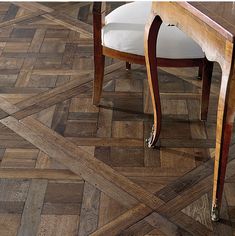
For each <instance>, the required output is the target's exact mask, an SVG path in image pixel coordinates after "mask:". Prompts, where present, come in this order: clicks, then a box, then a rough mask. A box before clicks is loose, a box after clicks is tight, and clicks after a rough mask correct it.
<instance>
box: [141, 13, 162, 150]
mask: <svg viewBox="0 0 235 236" xmlns="http://www.w3.org/2000/svg"><path fill="white" fill-rule="evenodd" d="M161 24H162V20H161V18H160V17H159V16H156V15H154V13H153V12H151V14H150V16H149V20H148V23H147V24H146V26H145V60H146V68H147V75H148V84H149V89H150V94H151V98H152V104H153V113H154V124H153V128H152V132H151V135H150V137H149V139H147V140H146V141H147V145H148V147H154V146H155V145H156V143H157V141H158V138H159V135H160V129H161V103H160V95H159V85H158V75H157V57H156V42H157V36H158V31H159V28H160V26H161Z"/></svg>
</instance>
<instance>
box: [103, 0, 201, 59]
mask: <svg viewBox="0 0 235 236" xmlns="http://www.w3.org/2000/svg"><path fill="white" fill-rule="evenodd" d="M150 10H151V2H132V3H128V4H125V5H122V6H120V7H118V8H117V9H115V10H113V11H112V12H111V13H110V14H108V15H107V16H106V17H105V26H104V27H103V28H102V45H103V46H105V47H107V48H111V49H114V50H117V51H121V52H126V53H131V54H136V55H141V56H144V30H145V24H146V22H147V20H148V16H149V13H150ZM204 56H205V55H204V53H203V51H202V49H201V47H200V46H199V45H198V44H197V43H196V42H194V41H193V40H192V39H191V38H189V37H188V36H187V35H185V34H184V33H183V32H182V31H180V30H179V29H178V28H177V27H175V26H169V25H166V24H162V25H161V28H160V30H159V34H158V41H157V57H160V58H168V59H192V58H203V57H204Z"/></svg>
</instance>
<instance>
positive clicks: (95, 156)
mask: <svg viewBox="0 0 235 236" xmlns="http://www.w3.org/2000/svg"><path fill="white" fill-rule="evenodd" d="M121 4H122V3H115V2H112V3H107V5H106V7H107V12H110V11H111V10H112V9H114V8H116V7H118V6H120V5H121ZM0 9H1V11H0V26H2V28H1V29H2V30H1V31H0V74H1V75H0V86H1V88H0V110H1V112H0V115H1V117H0V120H1V122H0V123H1V124H0V179H1V180H0V235H7V236H13V235H17V233H19V232H22V234H23V235H27V233H29V235H30V236H31V235H40V236H44V235H61V236H64V235H68V236H74V235H101V236H103V235H133V236H135V235H148V236H150V235H151V236H152V235H158V236H163V235H216V234H217V235H218V234H221V232H222V233H223V232H225V233H226V235H231V234H232V231H234V229H233V227H232V221H233V220H234V199H233V189H234V180H235V178H234V169H235V164H234V163H235V162H234V158H233V157H234V150H235V149H234V145H232V146H231V148H230V157H229V163H228V171H227V174H226V176H227V177H226V178H227V179H226V181H228V182H226V183H225V190H226V191H225V198H226V201H223V204H224V205H223V211H222V212H221V215H222V218H223V220H222V221H221V222H220V223H218V224H216V225H215V224H212V227H211V225H210V221H209V220H208V216H209V212H210V203H211V199H212V195H211V189H212V173H213V165H212V164H213V160H211V159H212V158H213V157H214V156H215V152H214V148H215V123H216V109H215V108H216V106H217V104H218V91H219V86H220V76H221V70H220V69H219V67H218V65H217V64H215V66H214V70H213V80H212V84H211V93H212V94H211V95H212V96H210V107H209V110H208V121H207V122H206V123H205V122H200V121H199V120H198V118H199V111H200V90H201V85H202V84H201V81H199V80H196V79H195V78H196V77H197V76H198V71H197V69H196V68H181V69H172V68H160V69H159V85H160V97H161V100H162V104H163V110H162V112H163V114H162V115H163V120H164V122H163V123H162V129H163V132H162V136H161V147H160V148H158V149H153V150H152V149H148V148H147V147H146V146H145V138H146V137H147V136H148V135H147V134H148V133H149V132H150V130H151V123H152V118H153V117H152V109H151V104H150V103H149V99H151V98H150V96H149V91H148V87H147V80H146V69H145V67H144V66H141V65H135V64H132V65H131V69H130V70H128V71H127V70H126V69H125V62H119V61H118V60H111V59H109V58H106V59H107V60H106V64H105V70H104V73H105V76H104V87H103V90H104V91H103V94H102V99H101V106H100V107H96V106H93V105H92V87H93V84H92V80H93V76H92V74H93V70H94V66H93V41H92V38H91V37H90V36H89V35H88V34H90V35H91V32H92V31H91V29H92V12H91V11H92V3H85V2H83V3H79V2H78V3H62V2H61V3H56V2H53V3H52V2H48V3H33V2H32V3H20V2H17V3H0ZM65 15H66V16H65ZM44 16H46V17H44ZM1 24H2V25H1ZM87 33H88V34H87ZM3 123H4V124H3ZM5 124H6V125H7V126H9V127H11V129H12V130H11V129H10V128H8V127H7V126H6V125H5ZM27 140H28V141H27ZM233 143H234V142H233ZM179 163H180V164H179ZM32 183H33V184H32ZM205 196H206V197H205ZM147 205H150V207H148V206H147ZM28 206H29V207H28ZM151 207H153V208H154V209H151ZM201 209H202V210H201ZM32 221H33V222H32ZM27 230H28V231H27ZM26 231H27V232H26Z"/></svg>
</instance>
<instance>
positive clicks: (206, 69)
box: [201, 58, 214, 120]
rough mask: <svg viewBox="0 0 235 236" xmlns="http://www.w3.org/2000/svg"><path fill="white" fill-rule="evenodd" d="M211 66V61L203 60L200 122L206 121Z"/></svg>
mask: <svg viewBox="0 0 235 236" xmlns="http://www.w3.org/2000/svg"><path fill="white" fill-rule="evenodd" d="M213 65H214V63H213V62H212V61H208V60H207V58H204V61H203V68H202V96H201V120H207V113H208V107H209V99H210V88H211V77H212V71H213Z"/></svg>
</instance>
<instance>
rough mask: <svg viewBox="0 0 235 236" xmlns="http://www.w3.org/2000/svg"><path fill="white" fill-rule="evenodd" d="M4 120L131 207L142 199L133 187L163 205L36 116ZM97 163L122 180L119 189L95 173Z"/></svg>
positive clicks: (145, 198)
mask: <svg viewBox="0 0 235 236" xmlns="http://www.w3.org/2000/svg"><path fill="white" fill-rule="evenodd" d="M1 123H3V124H5V125H6V126H7V127H8V128H10V129H12V130H14V131H15V132H16V133H18V134H20V135H21V136H22V137H24V138H25V139H27V140H28V141H30V142H31V143H33V144H34V145H35V146H36V147H38V148H39V149H41V150H42V151H44V152H45V153H47V154H48V155H49V156H51V157H52V158H56V160H58V161H60V162H61V163H62V164H64V165H65V166H68V165H69V166H68V167H69V168H70V169H71V170H72V171H73V172H75V173H79V174H81V175H82V177H83V178H84V179H85V180H87V181H88V182H91V183H92V184H94V178H95V182H96V183H95V184H94V185H95V186H97V187H98V188H99V189H101V190H102V191H104V192H106V193H107V194H108V195H109V196H111V197H112V198H114V199H116V200H118V201H120V200H121V201H125V203H126V204H127V205H128V207H130V206H131V207H134V205H136V204H137V203H138V202H136V200H134V199H133V198H131V197H130V195H129V194H127V192H129V191H131V192H133V193H132V195H134V196H136V195H137V196H138V200H140V201H141V202H143V201H144V203H145V202H147V204H148V205H150V206H151V207H155V209H156V208H159V207H160V206H161V205H162V202H161V201H159V200H158V198H156V197H154V198H153V197H152V196H153V195H151V194H150V196H148V195H149V194H147V195H146V191H145V190H144V191H142V188H139V187H138V186H137V188H136V186H135V184H134V185H133V183H132V182H131V181H129V180H127V181H126V180H125V177H124V178H123V176H120V175H119V174H117V173H115V172H114V170H113V169H112V168H110V167H108V168H107V166H106V165H105V164H103V163H100V162H98V161H95V159H93V157H88V158H87V157H86V156H84V152H81V151H80V149H79V148H77V147H76V146H75V145H73V144H71V143H70V142H68V141H66V140H65V139H64V138H63V137H61V136H60V135H58V134H56V133H55V132H53V131H52V130H50V129H48V128H47V127H45V126H43V125H42V124H41V123H39V122H38V121H36V120H34V119H33V118H31V117H27V118H25V119H23V120H21V121H18V120H16V119H15V118H13V117H8V118H5V119H3V120H1ZM39 130H40V131H39ZM55 144H57V145H55ZM62 146H64V148H62ZM77 155H79V156H83V158H84V159H86V161H87V162H86V161H85V162H84V159H81V158H79V160H80V161H79V162H78V163H77V162H76V161H75V160H74V158H77ZM68 159H69V161H68ZM93 162H95V166H94V165H92V164H94V163H93ZM90 164H91V165H90ZM79 165H80V168H79V167H78V166H79ZM81 167H82V168H81ZM97 167H98V170H99V173H100V172H101V170H102V169H103V173H102V175H103V176H102V177H106V178H108V179H109V180H111V181H113V180H115V183H117V182H119V183H118V188H116V189H115V187H116V186H115V187H114V186H113V185H112V184H111V185H110V182H108V181H107V180H106V179H104V178H102V177H101V176H100V175H97V174H96V173H95V170H96V168H97ZM84 170H85V171H84ZM91 171H93V172H91ZM110 175H111V176H110ZM100 177H101V181H98V182H97V180H99V179H100ZM110 177H111V178H110ZM117 179H119V181H117ZM126 184H127V187H126V186H125V187H124V186H123V185H126ZM104 185H105V186H104ZM107 187H108V190H107ZM120 187H121V188H123V187H124V190H125V192H123V191H122V190H121V191H120V189H119V188H120ZM109 188H111V189H112V191H111V192H110V191H109V190H110V189H109ZM126 191H127V192H126ZM113 192H115V194H114V195H113ZM117 193H118V196H116V194H117ZM134 196H132V197H134ZM156 199H157V201H156ZM156 203H157V207H156ZM122 204H123V202H122ZM145 204H146V203H145ZM142 210H143V212H146V214H147V215H148V214H150V213H151V212H152V211H153V209H150V208H149V207H148V206H146V205H145V208H144V209H142ZM128 215H129V214H128ZM132 222H133V221H132ZM98 235H99V234H98ZM101 235H102V234H101Z"/></svg>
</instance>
